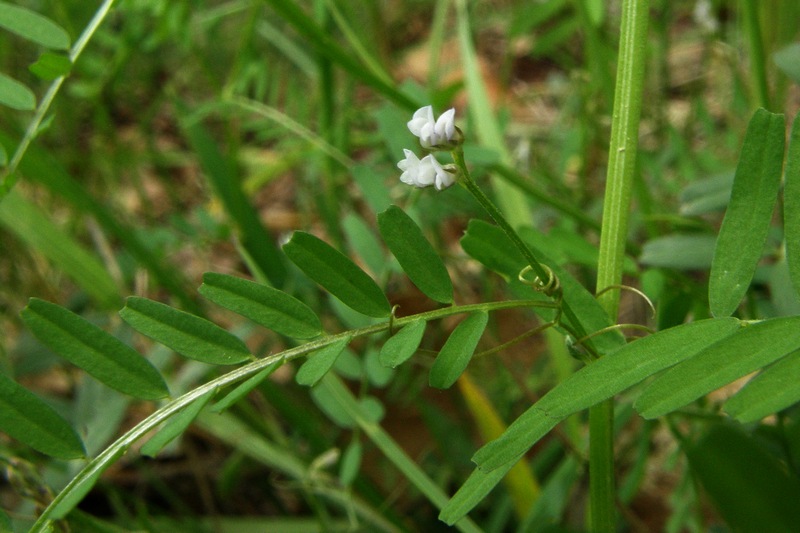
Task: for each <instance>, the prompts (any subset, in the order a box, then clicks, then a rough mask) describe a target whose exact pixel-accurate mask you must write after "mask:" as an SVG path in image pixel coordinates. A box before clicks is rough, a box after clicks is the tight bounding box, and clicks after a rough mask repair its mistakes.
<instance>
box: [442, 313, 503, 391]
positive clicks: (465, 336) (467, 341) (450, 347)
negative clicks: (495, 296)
mask: <svg viewBox="0 0 800 533" xmlns="http://www.w3.org/2000/svg"><path fill="white" fill-rule="evenodd" d="M488 321H489V315H488V314H487V313H486V312H485V311H479V312H476V313H472V314H470V315H469V316H468V317H467V318H465V319H464V320H463V321H462V322H461V323H460V324H459V325H458V326H456V329H454V330H453V333H451V334H450V337H449V338H448V339H447V342H445V343H444V346H442V349H441V351H440V352H439V355H437V356H436V360H435V361H434V362H433V366H432V367H431V373H430V377H429V382H430V385H431V387H436V388H437V389H447V388H449V387H450V386H451V385H452V384H453V383H455V382H456V380H457V379H458V377H459V376H460V375H461V374H462V373H463V372H464V370H466V368H467V365H468V364H469V361H470V359H472V354H473V353H474V352H475V348H477V346H478V341H480V340H481V335H483V330H484V329H486V324H487V323H488Z"/></svg>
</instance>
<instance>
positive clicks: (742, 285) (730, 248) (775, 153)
mask: <svg viewBox="0 0 800 533" xmlns="http://www.w3.org/2000/svg"><path fill="white" fill-rule="evenodd" d="M784 122H785V121H784V117H783V115H776V114H773V113H770V112H769V111H767V110H765V109H759V110H758V111H756V113H755V114H754V115H753V118H752V119H751V120H750V124H749V126H748V128H747V133H746V134H745V139H744V143H743V145H742V151H741V156H740V157H739V164H738V165H737V167H736V175H735V176H734V179H733V189H732V190H731V199H730V202H729V204H728V209H727V210H726V212H725V218H724V219H723V221H722V227H721V228H720V231H719V237H718V238H717V245H716V248H715V249H714V259H713V261H712V262H711V277H710V279H709V286H708V299H709V304H710V306H711V313H712V314H713V315H714V316H717V317H721V316H729V315H731V314H732V313H733V312H734V311H735V310H736V308H737V307H738V306H739V302H740V301H741V300H742V297H744V295H745V293H746V292H747V289H748V288H749V287H750V281H751V280H752V279H753V273H754V272H755V269H756V265H757V264H758V261H759V259H760V258H761V253H762V251H763V248H764V243H765V242H766V239H767V230H768V229H769V224H770V219H771V218H772V211H773V209H774V206H775V202H776V200H777V197H778V189H779V187H780V180H781V170H782V167H783V151H784V143H785V135H786V133H785V124H784Z"/></svg>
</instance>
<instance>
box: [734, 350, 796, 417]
mask: <svg viewBox="0 0 800 533" xmlns="http://www.w3.org/2000/svg"><path fill="white" fill-rule="evenodd" d="M798 401H800V351H797V352H794V353H792V354H790V355H787V356H786V357H784V358H783V359H781V360H780V361H778V362H777V363H775V364H774V365H771V366H770V367H769V368H766V369H764V370H762V371H761V373H760V374H759V375H758V376H756V377H754V378H753V379H751V380H750V381H749V382H748V383H747V385H745V387H744V388H743V389H742V390H741V391H739V392H738V393H737V394H736V396H734V397H733V398H731V399H730V400H728V401H727V402H726V403H725V410H726V411H728V413H729V414H730V415H731V416H732V417H734V418H736V419H737V420H738V421H739V422H742V423H743V424H747V423H749V422H756V421H758V420H761V419H762V418H764V417H765V416H767V415H771V414H773V413H777V412H778V411H780V410H782V409H785V408H787V407H789V406H790V405H792V404H794V403H797V402H798Z"/></svg>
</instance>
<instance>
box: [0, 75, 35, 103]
mask: <svg viewBox="0 0 800 533" xmlns="http://www.w3.org/2000/svg"><path fill="white" fill-rule="evenodd" d="M0 104H3V105H4V106H8V107H10V108H11V109H16V110H17V111H30V110H32V109H33V108H35V107H36V96H35V95H34V94H33V91H31V90H30V89H28V87H26V86H25V85H23V84H22V83H20V82H18V81H17V80H15V79H14V78H10V77H8V76H6V75H5V74H3V73H2V72H0Z"/></svg>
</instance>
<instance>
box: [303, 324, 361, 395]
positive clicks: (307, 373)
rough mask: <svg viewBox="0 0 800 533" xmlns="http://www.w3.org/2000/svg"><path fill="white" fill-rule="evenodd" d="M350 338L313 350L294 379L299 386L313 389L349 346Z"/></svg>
mask: <svg viewBox="0 0 800 533" xmlns="http://www.w3.org/2000/svg"><path fill="white" fill-rule="evenodd" d="M350 339H352V337H349V336H347V337H344V338H342V339H340V340H338V341H336V342H334V343H332V344H329V345H328V346H325V347H324V348H320V349H319V350H315V351H313V352H311V353H310V354H308V359H307V360H306V362H304V363H303V365H302V366H301V367H300V370H298V371H297V375H296V376H295V379H296V381H297V383H299V384H300V385H308V386H309V387H313V386H314V385H316V384H317V382H318V381H319V380H320V379H322V378H323V376H325V374H327V373H328V371H329V370H330V369H331V368H333V365H334V363H336V358H337V357H339V354H340V353H342V350H344V349H345V347H346V346H347V345H348V344H350Z"/></svg>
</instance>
